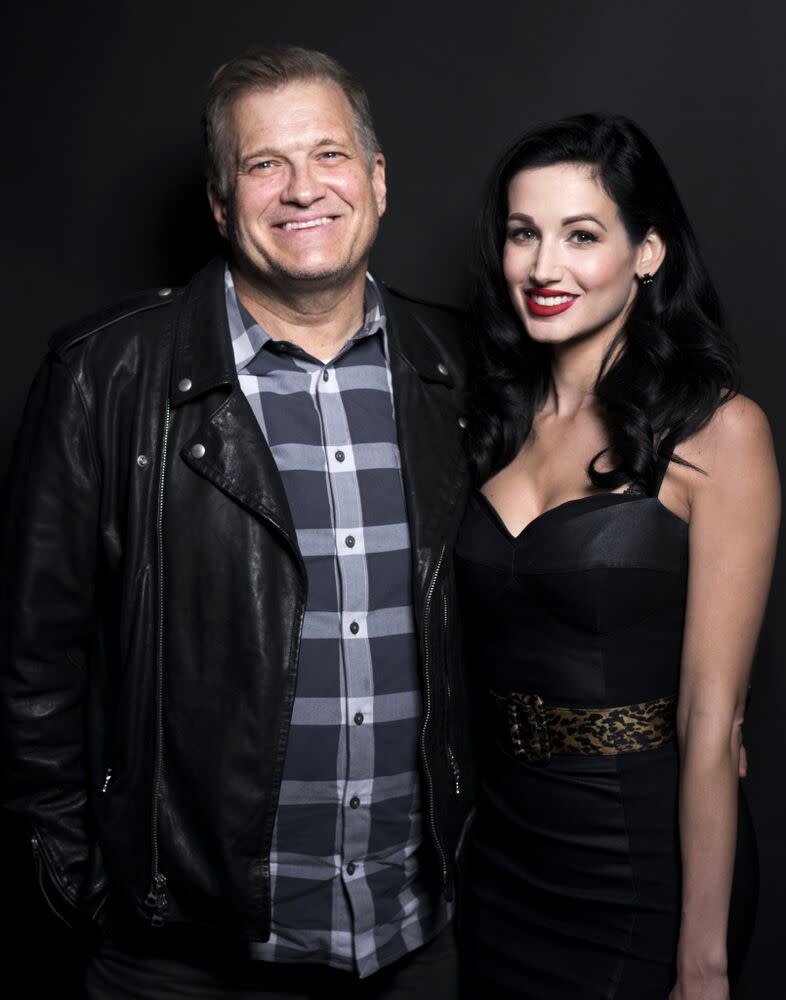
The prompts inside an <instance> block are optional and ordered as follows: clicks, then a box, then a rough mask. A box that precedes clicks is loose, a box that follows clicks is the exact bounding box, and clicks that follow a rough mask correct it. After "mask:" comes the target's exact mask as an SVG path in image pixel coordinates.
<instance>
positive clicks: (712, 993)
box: [668, 972, 731, 1000]
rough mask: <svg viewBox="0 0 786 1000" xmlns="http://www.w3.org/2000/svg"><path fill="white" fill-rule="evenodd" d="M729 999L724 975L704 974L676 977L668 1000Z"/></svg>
mask: <svg viewBox="0 0 786 1000" xmlns="http://www.w3.org/2000/svg"><path fill="white" fill-rule="evenodd" d="M730 997H731V991H730V990H729V980H728V977H727V976H726V975H725V973H722V972H716V973H713V972H706V973H695V974H693V975H683V976H678V977H677V982H676V983H675V984H674V989H673V990H672V991H671V993H669V997H668V1000H730Z"/></svg>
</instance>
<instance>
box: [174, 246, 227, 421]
mask: <svg viewBox="0 0 786 1000" xmlns="http://www.w3.org/2000/svg"><path fill="white" fill-rule="evenodd" d="M235 381H236V375H235V358H234V354H233V352H232V341H231V340H230V337H229V324H228V323H227V311H226V304H225V299H224V258H223V257H214V258H213V260H211V261H210V263H209V264H207V265H206V266H205V267H204V268H202V270H201V271H199V272H197V274H195V275H194V277H193V278H192V279H191V281H190V282H189V283H188V285H187V286H186V288H185V289H184V291H183V294H182V298H181V303H180V311H179V314H178V317H177V323H176V327H175V348H174V358H173V363H172V382H171V385H170V392H169V398H170V401H171V404H172V406H178V405H180V404H181V403H185V402H187V401H188V400H189V399H193V398H195V397H196V396H198V395H201V394H202V393H204V392H207V391H209V390H210V389H215V388H217V387H219V386H222V385H231V384H232V383H233V382H235Z"/></svg>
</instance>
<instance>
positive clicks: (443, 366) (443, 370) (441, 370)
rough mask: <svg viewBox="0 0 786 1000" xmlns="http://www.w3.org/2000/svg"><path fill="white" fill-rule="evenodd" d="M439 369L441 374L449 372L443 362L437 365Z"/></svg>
mask: <svg viewBox="0 0 786 1000" xmlns="http://www.w3.org/2000/svg"><path fill="white" fill-rule="evenodd" d="M437 371H438V372H439V374H440V375H447V373H448V369H447V367H446V366H445V365H442V364H440V365H437Z"/></svg>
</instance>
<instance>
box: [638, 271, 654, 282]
mask: <svg viewBox="0 0 786 1000" xmlns="http://www.w3.org/2000/svg"><path fill="white" fill-rule="evenodd" d="M639 281H640V282H641V283H642V285H651V284H652V282H653V281H654V278H653V277H652V275H651V274H650V273H649V271H647V273H646V274H642V275H641V276H640V277H639Z"/></svg>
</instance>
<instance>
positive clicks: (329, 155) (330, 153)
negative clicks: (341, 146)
mask: <svg viewBox="0 0 786 1000" xmlns="http://www.w3.org/2000/svg"><path fill="white" fill-rule="evenodd" d="M343 155H344V154H343V153H339V151H338V150H337V149H328V150H326V151H325V152H324V153H320V154H319V158H320V159H321V160H338V159H339V158H340V157H342V156H343Z"/></svg>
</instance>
